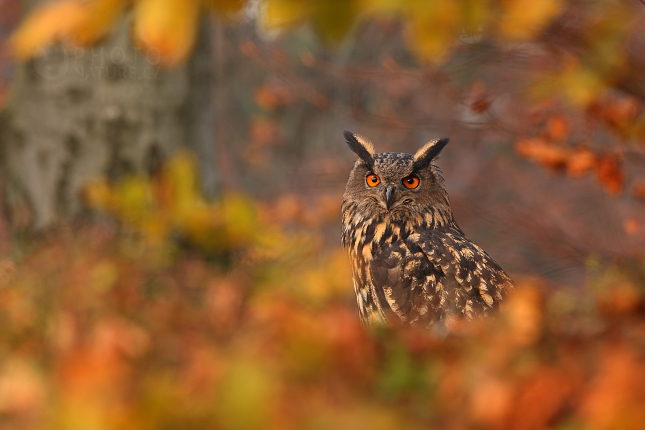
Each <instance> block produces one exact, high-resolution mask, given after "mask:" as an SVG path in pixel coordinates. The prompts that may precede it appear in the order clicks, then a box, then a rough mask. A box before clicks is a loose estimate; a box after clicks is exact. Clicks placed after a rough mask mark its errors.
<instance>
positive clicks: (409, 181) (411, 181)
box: [403, 176, 419, 188]
mask: <svg viewBox="0 0 645 430" xmlns="http://www.w3.org/2000/svg"><path fill="white" fill-rule="evenodd" d="M403 185H405V188H416V187H418V186H419V178H417V177H416V176H408V177H407V178H403Z"/></svg>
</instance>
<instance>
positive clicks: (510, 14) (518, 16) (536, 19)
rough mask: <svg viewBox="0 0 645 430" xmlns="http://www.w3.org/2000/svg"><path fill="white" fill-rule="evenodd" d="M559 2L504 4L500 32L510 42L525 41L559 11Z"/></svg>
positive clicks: (524, 0)
mask: <svg viewBox="0 0 645 430" xmlns="http://www.w3.org/2000/svg"><path fill="white" fill-rule="evenodd" d="M560 3H561V0H511V1H507V2H505V3H504V6H505V7H504V9H505V13H504V16H503V18H502V22H501V25H500V30H501V32H502V34H503V35H504V36H506V37H507V38H508V39H511V40H526V39H530V38H531V37H533V36H534V35H535V34H537V33H538V32H539V31H540V30H542V28H544V26H545V25H547V24H548V23H549V20H550V19H551V18H553V17H554V16H555V14H556V13H557V12H558V11H559V10H560Z"/></svg>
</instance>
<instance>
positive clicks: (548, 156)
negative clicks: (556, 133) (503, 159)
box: [515, 138, 569, 170]
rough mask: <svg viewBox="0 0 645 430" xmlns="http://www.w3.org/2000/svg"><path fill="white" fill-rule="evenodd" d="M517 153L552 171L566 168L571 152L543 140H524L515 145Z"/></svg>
mask: <svg viewBox="0 0 645 430" xmlns="http://www.w3.org/2000/svg"><path fill="white" fill-rule="evenodd" d="M515 151H516V152H517V153H518V154H519V155H520V156H521V157H524V158H526V159H529V160H531V161H534V162H536V163H538V164H541V165H542V166H544V167H548V168H549V169H552V170H561V169H563V168H565V167H566V165H567V159H568V157H569V151H568V150H567V148H566V147H563V146H559V145H554V144H552V143H549V142H547V141H546V140H545V139H542V138H522V139H519V140H518V141H517V143H515Z"/></svg>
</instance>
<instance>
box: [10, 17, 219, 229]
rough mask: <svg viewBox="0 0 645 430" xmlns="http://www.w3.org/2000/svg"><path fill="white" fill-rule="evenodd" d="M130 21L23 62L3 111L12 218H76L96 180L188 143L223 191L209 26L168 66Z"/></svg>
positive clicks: (210, 188) (154, 161) (38, 224)
mask: <svg viewBox="0 0 645 430" xmlns="http://www.w3.org/2000/svg"><path fill="white" fill-rule="evenodd" d="M130 25H131V22H130V19H128V18H126V19H124V20H123V22H122V23H121V25H119V26H118V28H116V29H115V31H114V32H113V34H112V35H111V36H110V37H109V38H108V39H107V40H105V41H104V42H103V43H102V44H100V45H98V46H95V47H92V48H87V49H81V48H76V49H72V50H65V49H64V48H62V47H61V46H52V47H49V48H48V49H47V50H46V52H45V54H44V55H42V56H41V57H39V58H37V59H35V60H33V61H30V62H28V63H24V64H21V65H18V66H17V67H16V70H15V74H14V77H13V81H12V83H11V85H12V86H11V89H10V93H9V99H8V102H7V105H6V108H5V110H4V111H3V112H2V113H1V114H0V178H1V180H2V184H3V187H4V193H3V195H4V200H5V205H6V207H7V208H8V209H9V216H10V219H12V220H13V221H19V220H18V218H21V219H22V224H26V225H25V226H27V227H29V228H33V229H36V230H40V229H44V228H48V227H51V226H53V225H56V224H57V223H59V222H61V221H65V220H68V219H70V218H71V217H73V216H76V215H78V214H79V213H81V212H83V205H82V203H81V200H80V197H81V191H82V189H83V187H84V185H85V184H86V183H87V182H88V181H89V180H91V179H93V178H95V177H97V176H107V177H108V178H109V179H111V180H117V179H119V178H120V177H122V176H123V175H125V174H131V173H140V172H153V171H154V170H155V169H156V168H157V167H158V166H159V164H160V163H161V162H162V161H163V160H164V159H165V158H167V157H168V156H169V155H171V154H172V153H173V152H174V151H176V150H177V149H179V148H182V147H188V148H190V149H192V150H193V151H194V152H195V153H196V156H197V158H198V160H199V164H200V168H201V171H202V185H203V191H204V192H205V193H206V194H207V195H209V196H211V197H212V196H214V195H215V194H216V192H217V189H218V180H217V175H216V172H215V169H214V166H215V150H214V144H213V130H212V109H211V102H212V100H211V69H212V67H211V64H210V62H211V50H210V38H209V30H208V27H207V26H206V25H204V29H203V31H202V32H201V35H200V38H199V41H198V43H197V47H196V49H195V51H194V54H193V57H192V59H191V60H190V61H189V62H188V63H187V64H186V65H184V66H182V67H180V68H177V69H173V70H164V69H162V68H160V67H158V66H157V65H156V63H157V62H158V53H157V52H156V51H154V50H149V51H148V52H140V51H138V50H137V49H136V48H135V46H134V44H133V43H132V41H131V38H130V33H129V29H130ZM25 213H27V214H28V216H27V217H25V216H24V214H25ZM20 214H22V216H20Z"/></svg>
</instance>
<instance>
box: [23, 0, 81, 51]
mask: <svg viewBox="0 0 645 430" xmlns="http://www.w3.org/2000/svg"><path fill="white" fill-rule="evenodd" d="M84 17H85V8H84V6H83V3H82V2H81V1H79V0H61V1H57V2H53V3H47V4H44V5H42V6H40V7H38V8H36V9H35V10H34V11H33V12H32V13H31V14H30V15H29V16H28V17H27V19H25V21H24V22H23V24H22V25H21V26H20V27H19V28H18V30H16V32H15V33H14V34H13V36H12V38H11V41H10V44H11V52H12V54H13V55H14V56H15V57H16V58H18V59H21V60H26V59H28V58H31V57H33V56H35V55H38V54H39V53H41V52H42V51H43V50H44V48H45V47H46V46H47V45H49V44H51V43H55V42H60V41H61V40H63V39H64V38H66V37H69V35H70V34H71V33H72V30H73V29H74V28H75V27H76V26H77V25H78V24H79V22H81V21H82V20H83V18H84Z"/></svg>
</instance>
